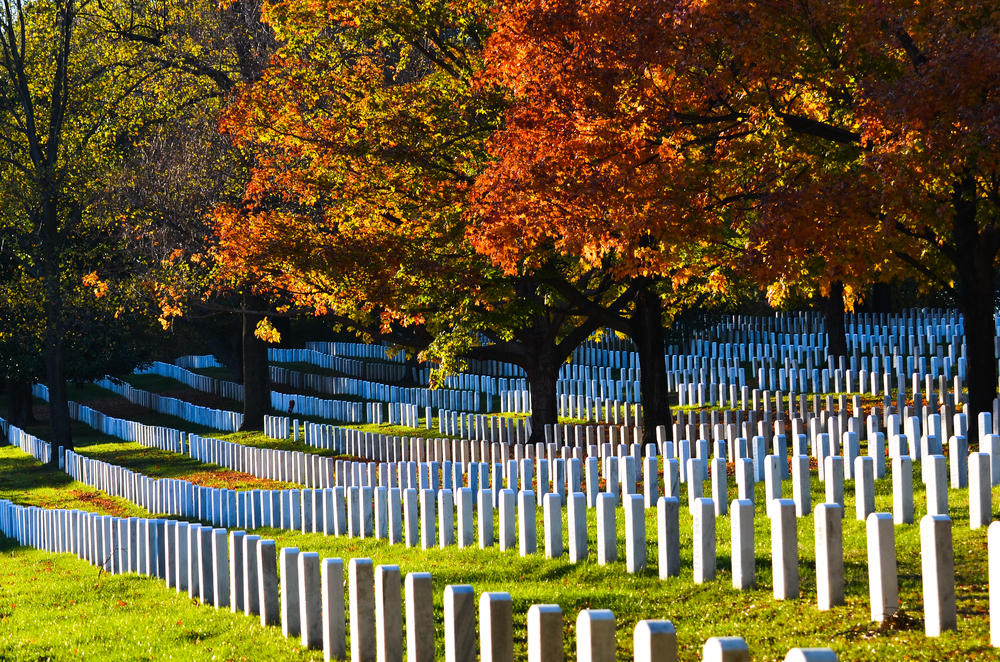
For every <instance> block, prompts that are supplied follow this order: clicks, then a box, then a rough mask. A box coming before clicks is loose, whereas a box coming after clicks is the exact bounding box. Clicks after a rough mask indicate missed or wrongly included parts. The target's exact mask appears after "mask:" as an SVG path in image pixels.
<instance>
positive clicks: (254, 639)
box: [0, 537, 323, 662]
mask: <svg viewBox="0 0 1000 662" xmlns="http://www.w3.org/2000/svg"><path fill="white" fill-rule="evenodd" d="M81 657H82V658H83V659H93V660H162V659H175V660H280V659H290V658H294V659H297V660H322V659H323V652H322V651H306V650H302V649H301V645H300V642H299V640H298V639H297V638H295V639H285V638H284V637H283V636H281V628H274V627H267V628H264V627H261V626H260V622H259V621H255V620H253V619H251V618H247V617H245V616H242V615H236V614H232V613H230V612H229V611H228V610H216V609H212V608H209V607H203V606H199V605H198V603H197V601H195V600H191V599H189V598H188V597H187V594H183V595H181V594H178V593H176V592H175V591H173V590H168V589H167V588H166V586H165V585H164V583H163V582H162V581H159V580H154V579H149V578H147V577H140V576H138V575H134V574H132V575H118V576H114V575H109V574H107V573H100V572H99V571H98V570H97V568H94V567H93V566H91V565H90V564H88V563H86V562H85V561H81V560H79V559H77V558H76V557H75V556H73V555H70V554H49V553H47V552H42V551H38V550H35V549H31V548H27V547H18V546H17V543H16V542H15V541H14V540H11V539H9V538H2V537H0V659H3V660H9V661H11V662H20V661H24V662H27V661H29V660H30V661H34V660H79V659H80V658H81Z"/></svg>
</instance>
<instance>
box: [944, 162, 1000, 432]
mask: <svg viewBox="0 0 1000 662" xmlns="http://www.w3.org/2000/svg"><path fill="white" fill-rule="evenodd" d="M953 205H954V208H955V220H954V229H953V237H954V242H955V251H954V253H953V255H952V256H951V257H952V260H953V262H954V264H955V269H956V271H957V272H958V277H959V281H960V282H961V284H962V287H961V293H960V295H959V296H958V297H957V299H958V305H959V308H960V309H961V311H962V315H964V316H965V340H966V351H967V355H966V372H965V377H966V384H967V385H968V387H969V417H968V419H967V422H968V428H969V429H968V436H969V447H970V450H971V449H972V447H973V444H975V443H978V441H979V438H980V431H979V429H978V428H979V414H980V413H982V412H984V411H986V412H992V411H993V400H994V398H996V397H997V358H996V354H995V349H994V345H993V342H994V339H995V338H996V331H995V329H994V326H993V297H994V295H995V291H994V290H995V287H996V277H997V270H996V268H995V267H994V266H993V263H994V260H995V259H996V256H997V252H998V250H1000V232H998V231H997V229H995V228H993V227H988V228H984V229H983V230H980V228H979V224H978V222H977V220H976V183H975V181H974V180H972V179H971V178H968V179H966V180H964V181H962V182H961V183H959V184H958V185H956V186H955V192H954V194H953ZM988 432H992V430H990V431H988Z"/></svg>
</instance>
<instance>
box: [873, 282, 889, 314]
mask: <svg viewBox="0 0 1000 662" xmlns="http://www.w3.org/2000/svg"><path fill="white" fill-rule="evenodd" d="M872 312H873V313H876V314H886V315H888V314H890V313H892V285H890V284H889V283H875V284H874V285H872Z"/></svg>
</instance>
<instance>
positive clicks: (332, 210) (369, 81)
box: [216, 1, 596, 438]
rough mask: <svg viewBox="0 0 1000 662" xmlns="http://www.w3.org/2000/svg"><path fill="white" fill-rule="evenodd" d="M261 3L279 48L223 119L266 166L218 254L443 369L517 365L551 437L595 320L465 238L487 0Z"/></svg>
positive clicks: (230, 209)
mask: <svg viewBox="0 0 1000 662" xmlns="http://www.w3.org/2000/svg"><path fill="white" fill-rule="evenodd" d="M265 15H266V16H267V18H268V21H269V22H270V24H271V25H272V26H273V27H274V29H275V31H276V35H277V36H278V38H279V40H280V41H281V44H282V46H281V48H280V49H279V51H278V53H277V54H276V57H275V60H274V66H272V67H270V68H269V69H268V70H267V71H266V72H265V74H264V76H263V77H262V78H261V79H260V80H259V81H257V82H256V83H255V84H253V85H249V86H246V88H245V89H244V90H243V93H242V94H241V96H240V99H239V101H238V102H237V103H236V104H234V105H233V107H232V108H231V109H230V112H229V113H228V114H227V118H226V120H225V122H224V123H223V128H224V129H225V130H227V131H228V132H230V134H231V135H232V136H233V137H234V140H236V141H237V143H238V144H240V145H243V146H246V148H247V149H252V151H253V153H254V158H255V160H256V166H255V168H254V169H253V177H252V179H251V182H250V184H249V185H248V187H247V194H246V199H245V201H244V202H243V203H241V204H240V205H224V206H220V207H219V209H218V210H217V213H216V221H217V231H218V235H219V246H218V258H219V263H220V264H223V265H226V266H227V267H228V268H229V270H230V272H231V273H232V274H233V277H235V278H238V277H240V274H246V273H252V274H254V277H255V278H256V279H258V282H260V283H262V284H266V286H267V287H268V288H270V291H272V292H279V293H281V295H282V296H285V297H287V298H288V300H289V303H288V307H289V308H288V310H290V311H294V310H296V309H297V308H302V309H306V308H308V309H310V310H313V311H315V312H317V313H319V314H321V315H323V316H324V317H325V319H328V320H330V321H331V322H332V323H336V324H343V325H345V326H347V327H349V328H352V329H355V330H357V331H359V332H361V333H362V334H363V335H364V336H365V337H368V338H371V339H378V340H388V341H392V342H395V343H399V344H402V345H407V346H410V347H411V348H413V349H414V350H415V351H423V352H425V357H427V358H434V359H437V360H440V361H441V362H442V363H441V365H442V366H443V367H444V369H446V370H454V369H459V368H460V367H461V360H460V359H461V357H463V356H464V357H471V358H488V359H495V360H498V361H505V362H510V363H514V364H516V365H519V366H521V367H522V368H524V370H525V371H526V373H527V374H528V377H529V381H531V384H532V391H533V393H534V398H535V400H536V402H537V405H536V411H535V412H534V414H533V416H534V422H535V425H534V430H535V431H536V434H537V435H542V434H543V426H544V424H548V423H554V422H555V420H556V414H557V412H556V407H555V379H556V377H557V375H558V369H559V366H561V364H562V363H563V362H564V360H565V359H566V357H568V356H569V355H570V353H571V352H572V350H573V349H574V348H575V347H576V345H577V344H579V342H580V341H582V340H583V339H585V338H586V337H587V336H588V335H589V334H590V332H591V331H592V330H593V329H594V328H596V327H595V326H594V322H593V320H588V319H586V317H585V316H581V314H580V311H579V307H578V306H576V305H575V304H571V303H569V302H567V301H565V300H564V299H563V298H561V297H560V296H559V295H558V293H557V292H555V291H554V290H553V288H551V287H549V286H547V285H545V284H543V283H539V282H537V281H536V280H532V279H531V278H529V277H526V276H523V275H521V276H516V275H515V276H506V275H504V274H502V273H500V271H499V270H498V269H496V268H495V267H493V266H492V265H491V264H490V262H489V260H487V259H485V258H484V257H483V256H482V255H480V254H478V253H477V252H476V251H475V250H474V248H473V246H472V245H471V244H470V242H469V241H468V236H467V229H468V226H467V219H466V216H465V215H464V211H465V209H466V207H467V200H468V191H469V188H470V186H471V184H472V182H473V181H474V180H475V177H476V176H477V174H478V172H479V171H480V169H481V168H482V164H483V162H484V160H485V156H486V149H485V144H486V139H487V138H488V136H489V135H490V134H491V133H492V131H494V130H495V129H496V128H497V127H498V126H499V119H500V114H501V111H502V108H503V106H504V103H505V99H504V96H503V94H501V93H499V92H498V91H497V90H495V89H493V88H492V87H490V86H483V85H481V84H480V83H479V81H478V80H477V78H476V74H477V72H478V71H479V70H480V68H481V66H482V54H481V53H482V46H483V44H484V43H485V40H486V38H487V36H488V18H489V15H490V7H489V3H485V2H462V3H453V4H449V5H440V6H438V5H434V6H426V7H420V8H413V7H410V6H402V5H400V6H392V7H388V8H387V7H386V6H384V5H383V4H381V3H375V2H362V3H344V2H339V1H331V2H326V3H325V4H323V5H321V6H319V7H317V6H309V7H304V6H300V5H298V4H295V3H275V4H273V5H268V6H267V7H266V10H265ZM574 268H575V267H574ZM552 270H553V271H554V272H555V271H558V270H559V267H558V266H554V267H553V269H552ZM579 275H580V274H578V273H577V274H569V275H568V276H567V277H569V278H570V279H573V278H576V277H578V276H579ZM538 438H541V437H540V436H539V437H538Z"/></svg>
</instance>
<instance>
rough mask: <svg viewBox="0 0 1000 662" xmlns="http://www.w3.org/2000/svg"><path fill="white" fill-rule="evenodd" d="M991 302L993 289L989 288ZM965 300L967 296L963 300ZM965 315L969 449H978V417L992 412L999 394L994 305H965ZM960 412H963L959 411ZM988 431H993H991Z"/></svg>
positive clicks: (963, 312) (963, 311)
mask: <svg viewBox="0 0 1000 662" xmlns="http://www.w3.org/2000/svg"><path fill="white" fill-rule="evenodd" d="M989 290H990V291H989V292H988V293H984V296H985V294H989V296H990V297H991V298H990V299H987V300H986V301H991V300H992V294H993V292H992V291H993V286H992V284H991V285H990V286H989ZM963 298H964V297H963ZM962 314H963V315H964V316H965V339H966V352H967V356H966V358H967V361H966V371H965V377H966V383H967V384H968V386H969V417H968V419H967V421H968V427H969V446H970V448H971V447H972V446H974V445H975V446H976V447H977V448H978V445H977V444H978V441H979V437H980V435H979V430H978V427H979V414H980V413H981V412H984V411H987V412H992V411H993V399H994V398H995V397H996V395H997V361H996V358H994V348H993V339H994V338H995V337H996V334H995V332H994V329H993V307H992V305H989V304H985V303H984V305H976V306H969V307H966V306H962ZM959 411H961V410H959ZM987 432H992V430H988V431H987Z"/></svg>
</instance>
